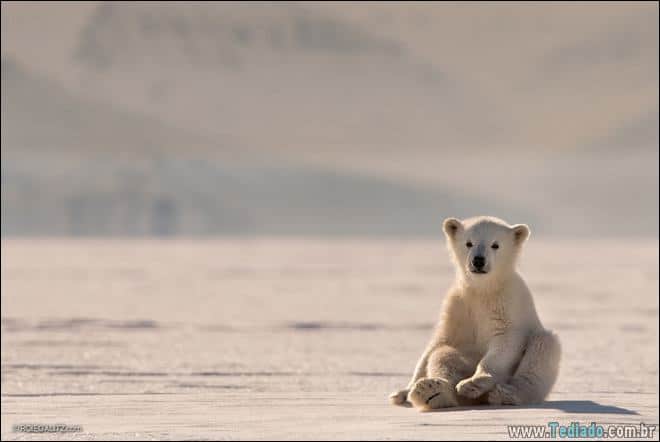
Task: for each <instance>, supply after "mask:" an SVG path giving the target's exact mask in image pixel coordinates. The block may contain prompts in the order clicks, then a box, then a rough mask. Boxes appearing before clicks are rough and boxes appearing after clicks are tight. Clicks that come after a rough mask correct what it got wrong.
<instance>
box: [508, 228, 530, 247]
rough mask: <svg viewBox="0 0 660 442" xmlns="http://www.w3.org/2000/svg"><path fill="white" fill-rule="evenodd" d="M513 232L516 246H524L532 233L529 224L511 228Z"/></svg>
mask: <svg viewBox="0 0 660 442" xmlns="http://www.w3.org/2000/svg"><path fill="white" fill-rule="evenodd" d="M511 230H512V231H513V241H514V242H515V243H516V244H522V243H524V242H525V241H526V240H527V238H529V233H530V232H529V227H527V224H516V225H515V226H511Z"/></svg>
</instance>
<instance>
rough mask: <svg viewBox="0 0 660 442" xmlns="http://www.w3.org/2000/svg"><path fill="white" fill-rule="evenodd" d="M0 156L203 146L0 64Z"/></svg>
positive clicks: (6, 60) (12, 63)
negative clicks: (41, 152) (0, 153)
mask: <svg viewBox="0 0 660 442" xmlns="http://www.w3.org/2000/svg"><path fill="white" fill-rule="evenodd" d="M1 101H2V115H1V118H2V152H3V156H4V155H5V152H7V153H9V152H17V151H21V150H24V149H27V150H36V151H51V152H60V151H77V152H78V153H79V154H82V155H87V154H89V152H90V151H91V152H108V153H113V154H117V155H119V154H122V153H124V154H125V153H129V154H130V153H131V152H135V151H138V152H141V153H143V154H144V153H148V152H159V153H161V154H162V153H165V152H168V151H170V152H172V151H175V152H178V151H181V150H183V149H192V150H195V149H198V148H201V146H202V145H204V143H206V146H207V147H208V141H204V140H202V139H201V137H198V136H195V135H194V134H191V133H186V132H184V131H182V130H175V129H172V128H170V127H168V126H167V125H166V124H163V123H161V122H160V121H158V120H156V119H154V118H152V117H147V116H142V115H137V114H134V113H130V112H127V111H123V110H118V109H115V108H113V107H112V106H111V105H109V104H107V103H102V102H98V101H95V100H90V99H81V98H78V97H76V96H74V95H72V94H71V93H69V92H67V91H66V90H65V89H63V88H62V87H61V86H60V85H58V84H57V83H55V82H53V81H51V80H49V79H47V78H43V77H42V76H40V75H37V74H33V73H31V72H28V71H27V70H26V69H25V68H23V67H22V66H20V65H19V64H18V63H17V62H16V61H15V60H14V59H12V58H4V57H3V58H2V96H1Z"/></svg>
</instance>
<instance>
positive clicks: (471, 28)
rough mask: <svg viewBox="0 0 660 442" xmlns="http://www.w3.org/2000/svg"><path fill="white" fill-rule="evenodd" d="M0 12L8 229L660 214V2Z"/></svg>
mask: <svg viewBox="0 0 660 442" xmlns="http://www.w3.org/2000/svg"><path fill="white" fill-rule="evenodd" d="M2 12H3V13H2V54H3V67H2V156H3V162H2V180H3V181H2V183H3V191H2V192H3V196H2V198H3V206H2V207H3V233H4V232H12V233H29V232H31V233H50V234H62V233H67V232H68V233H72V234H94V233H97V234H100V233H103V234H117V235H118V234H136V235H137V234H152V233H153V234H171V233H179V234H185V233H205V232H206V233H225V232H232V233H240V232H251V233H255V232H261V233H274V232H280V233H284V232H298V233H310V234H312V233H339V232H343V233H362V232H363V231H364V232H373V233H390V234H408V233H412V234H414V233H433V234H437V225H436V222H437V220H438V218H439V217H442V216H444V215H445V214H450V215H453V216H460V215H462V214H466V215H467V214H473V213H492V214H494V215H499V216H502V217H504V218H510V219H512V220H513V221H516V222H518V221H520V222H522V221H524V222H532V221H536V224H535V226H534V227H535V232H537V233H538V232H540V233H556V234H561V235H591V236H594V235H636V236H643V235H649V234H650V235H656V236H657V232H658V186H657V180H658V77H657V72H658V13H657V12H658V9H657V4H653V3H634V2H628V3H626V2H618V3H617V2H611V3H591V4H586V3H577V2H576V3H551V2H548V3H542V4H536V3H535V4H530V3H506V4H490V3H483V2H478V3H450V2H437V3H431V2H424V3H417V2H380V3H376V2H314V3H312V2H309V3H292V2H277V3H275V2H266V3H262V2H163V3H147V2H130V3H129V2H121V3H120V2H107V3H96V2H81V3H73V2H71V3H52V4H51V3H30V2H26V3H20V2H3V3H2ZM119 155H121V157H118V156H119ZM218 189H222V192H220V191H218ZM45 195H48V197H47V196H45ZM131 195H133V196H131ZM135 195H137V196H135ZM134 196H135V197H134ZM51 197H52V198H51ZM404 202H406V203H404ZM406 204H409V205H406ZM109 208H111V209H109ZM121 213H124V214H125V215H119V214H121ZM136 213H140V215H139V216H138V215H135V214H136ZM135 216H137V218H135ZM519 216H520V217H519ZM122 217H124V218H122ZM521 217H522V218H524V219H522V218H521ZM516 218H517V219H516ZM136 219H138V221H136ZM165 219H168V220H169V221H167V222H165V223H164V224H162V225H161V224H159V223H160V221H158V220H165ZM55 220H58V221H55ZM80 220H84V221H80ZM110 220H115V221H110ZM121 220H124V221H121ZM126 220H128V221H126ZM150 220H151V221H150ZM31 222H34V223H36V224H35V225H34V226H33V227H29V226H30V225H31V224H30V223H31ZM370 224H371V225H372V228H371V229H369V228H367V227H366V226H367V225H370Z"/></svg>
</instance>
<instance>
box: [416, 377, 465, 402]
mask: <svg viewBox="0 0 660 442" xmlns="http://www.w3.org/2000/svg"><path fill="white" fill-rule="evenodd" d="M408 399H409V400H410V402H412V404H413V405H414V406H415V407H417V408H419V409H421V410H431V409H435V408H448V407H456V406H458V401H457V400H456V392H455V391H454V389H453V388H452V386H451V385H450V384H449V382H448V381H447V380H445V379H442V378H425V379H420V380H419V381H417V383H416V384H415V386H414V387H413V388H412V389H411V390H410V393H409V394H408Z"/></svg>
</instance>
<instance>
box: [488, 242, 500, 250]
mask: <svg viewBox="0 0 660 442" xmlns="http://www.w3.org/2000/svg"><path fill="white" fill-rule="evenodd" d="M490 248H491V249H493V250H497V249H499V248H500V245H499V244H498V243H496V242H494V243H493V245H492V246H490Z"/></svg>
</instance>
